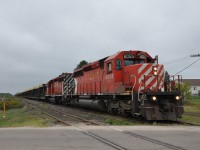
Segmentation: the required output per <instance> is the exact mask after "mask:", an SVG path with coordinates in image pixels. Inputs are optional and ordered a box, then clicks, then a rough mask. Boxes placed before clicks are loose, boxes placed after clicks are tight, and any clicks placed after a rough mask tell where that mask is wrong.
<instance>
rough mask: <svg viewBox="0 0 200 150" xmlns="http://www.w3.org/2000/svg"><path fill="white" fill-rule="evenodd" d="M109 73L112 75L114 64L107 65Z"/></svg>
mask: <svg viewBox="0 0 200 150" xmlns="http://www.w3.org/2000/svg"><path fill="white" fill-rule="evenodd" d="M107 73H112V63H111V62H109V63H107Z"/></svg>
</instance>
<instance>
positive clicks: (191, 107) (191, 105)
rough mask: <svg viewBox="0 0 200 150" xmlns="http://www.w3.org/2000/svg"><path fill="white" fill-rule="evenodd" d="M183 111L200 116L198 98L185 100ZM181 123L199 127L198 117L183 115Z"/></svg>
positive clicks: (199, 120) (199, 99)
mask: <svg viewBox="0 0 200 150" xmlns="http://www.w3.org/2000/svg"><path fill="white" fill-rule="evenodd" d="M184 110H185V112H186V113H187V112H188V113H190V112H191V113H193V112H194V113H199V114H200V98H199V97H192V99H191V100H186V101H185V102H184ZM180 120H181V121H183V122H188V123H193V124H197V125H200V117H198V116H190V115H184V114H183V116H182V118H181V119H180Z"/></svg>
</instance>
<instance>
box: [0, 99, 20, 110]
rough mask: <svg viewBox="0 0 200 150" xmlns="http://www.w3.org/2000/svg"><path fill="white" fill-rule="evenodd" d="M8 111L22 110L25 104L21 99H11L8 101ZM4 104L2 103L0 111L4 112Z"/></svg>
mask: <svg viewBox="0 0 200 150" xmlns="http://www.w3.org/2000/svg"><path fill="white" fill-rule="evenodd" d="M5 102H6V109H12V108H21V107H23V103H22V101H21V100H20V99H10V100H6V101H5ZM3 107H4V102H3V101H0V110H3Z"/></svg>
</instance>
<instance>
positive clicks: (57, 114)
mask: <svg viewBox="0 0 200 150" xmlns="http://www.w3.org/2000/svg"><path fill="white" fill-rule="evenodd" d="M26 103H28V104H29V105H30V106H31V107H34V108H35V109H38V110H40V111H41V112H42V113H44V114H46V115H48V116H50V117H52V118H54V119H56V120H58V121H59V122H61V123H62V124H65V125H67V126H72V127H73V128H75V129H77V130H79V131H81V132H82V133H83V134H85V135H87V136H90V137H92V138H94V139H96V140H98V141H100V142H102V143H104V144H106V145H108V146H110V147H112V148H115V149H117V150H127V148H126V147H124V146H121V145H119V144H118V143H115V142H113V141H111V140H109V139H106V138H103V137H101V136H99V135H97V134H94V133H92V132H90V131H87V130H84V129H82V128H81V127H79V126H76V125H75V124H73V123H70V122H69V121H66V120H65V119H64V118H65V117H66V116H69V117H72V118H75V119H77V120H79V121H82V122H86V124H87V125H88V123H89V124H90V125H99V126H101V124H98V123H96V122H91V121H88V120H85V119H83V118H80V117H78V116H75V115H71V114H66V113H64V112H61V111H57V110H55V109H52V108H50V107H41V106H40V105H36V104H33V103H30V102H27V101H26ZM52 112H54V113H53V114H52ZM68 119H69V118H68ZM108 128H111V129H112V130H116V131H119V132H121V133H123V134H125V135H128V136H130V137H134V138H138V139H141V140H144V141H147V142H150V143H154V144H157V145H160V146H163V147H166V148H169V149H172V150H186V149H184V148H182V147H179V146H175V145H172V144H169V143H166V142H162V141H160V140H156V139H153V138H149V137H147V136H143V135H139V134H136V133H133V132H129V131H123V130H121V129H118V128H116V127H110V126H108Z"/></svg>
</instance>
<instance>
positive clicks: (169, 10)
mask: <svg viewBox="0 0 200 150" xmlns="http://www.w3.org/2000/svg"><path fill="white" fill-rule="evenodd" d="M199 5H200V2H199V1H197V0H193V1H188V0H181V1H174V0H168V1H160V0H152V1H149V0H140V1H139V0H102V1H98V0H68V1H65V0H59V1H53V0H48V1H47V0H43V1H39V0H35V1H31V0H26V1H24V0H18V1H15V0H8V1H0V68H1V71H0V92H11V93H13V94H14V93H16V92H18V91H22V90H24V89H27V88H30V87H32V86H35V85H37V84H39V83H45V82H47V81H48V80H49V79H51V78H53V77H55V76H57V75H59V74H61V73H62V72H72V71H73V69H74V68H75V67H76V65H77V64H78V63H79V61H80V60H83V59H85V60H88V61H90V62H91V61H95V60H97V59H100V58H103V57H105V56H108V55H112V54H114V53H116V52H118V51H121V50H130V49H139V50H145V51H147V52H148V53H149V54H150V55H152V56H153V57H154V56H155V55H159V60H160V63H164V64H165V65H166V69H167V70H168V72H169V73H171V74H174V73H176V72H178V71H179V70H181V69H182V68H184V67H186V66H187V65H189V64H190V63H192V62H193V61H194V60H196V59H195V58H191V57H189V56H190V54H193V53H200V51H199V49H200V44H199V39H200V28H199V26H200V19H199V18H200V10H199ZM198 66H199V62H198V63H196V64H195V65H193V66H192V67H190V68H189V69H187V70H186V71H184V72H182V75H183V77H184V78H199V76H200V73H199V72H198V71H197V68H198Z"/></svg>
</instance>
